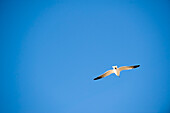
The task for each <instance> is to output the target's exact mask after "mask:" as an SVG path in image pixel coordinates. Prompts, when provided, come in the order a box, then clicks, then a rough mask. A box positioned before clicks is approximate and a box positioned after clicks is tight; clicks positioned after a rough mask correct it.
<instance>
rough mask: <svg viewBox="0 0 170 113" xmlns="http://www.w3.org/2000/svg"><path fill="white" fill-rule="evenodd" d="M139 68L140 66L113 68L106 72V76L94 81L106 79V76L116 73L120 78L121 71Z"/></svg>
mask: <svg viewBox="0 0 170 113" xmlns="http://www.w3.org/2000/svg"><path fill="white" fill-rule="evenodd" d="M139 66H140V65H134V66H122V67H119V68H117V66H112V68H113V69H111V70H108V71H106V72H105V73H104V74H102V75H100V76H98V77H96V78H94V80H98V79H101V78H104V77H106V76H109V75H110V74H112V73H115V74H116V75H117V76H118V77H120V76H119V75H120V71H123V70H130V69H134V68H137V67H139Z"/></svg>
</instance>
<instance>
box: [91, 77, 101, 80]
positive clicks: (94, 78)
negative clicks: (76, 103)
mask: <svg viewBox="0 0 170 113" xmlns="http://www.w3.org/2000/svg"><path fill="white" fill-rule="evenodd" d="M101 78H102V77H96V78H94V79H93V80H98V79H101Z"/></svg>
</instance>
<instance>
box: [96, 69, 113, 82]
mask: <svg viewBox="0 0 170 113" xmlns="http://www.w3.org/2000/svg"><path fill="white" fill-rule="evenodd" d="M112 73H114V72H113V70H108V71H106V72H105V73H104V74H102V75H100V76H98V77H96V78H94V80H98V79H101V78H103V77H106V76H109V75H110V74H112Z"/></svg>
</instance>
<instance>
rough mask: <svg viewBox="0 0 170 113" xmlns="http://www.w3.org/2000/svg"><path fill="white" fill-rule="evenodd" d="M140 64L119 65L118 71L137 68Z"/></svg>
mask: <svg viewBox="0 0 170 113" xmlns="http://www.w3.org/2000/svg"><path fill="white" fill-rule="evenodd" d="M139 66H140V65H135V66H122V67H119V71H122V70H130V69H133V68H137V67H139Z"/></svg>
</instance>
